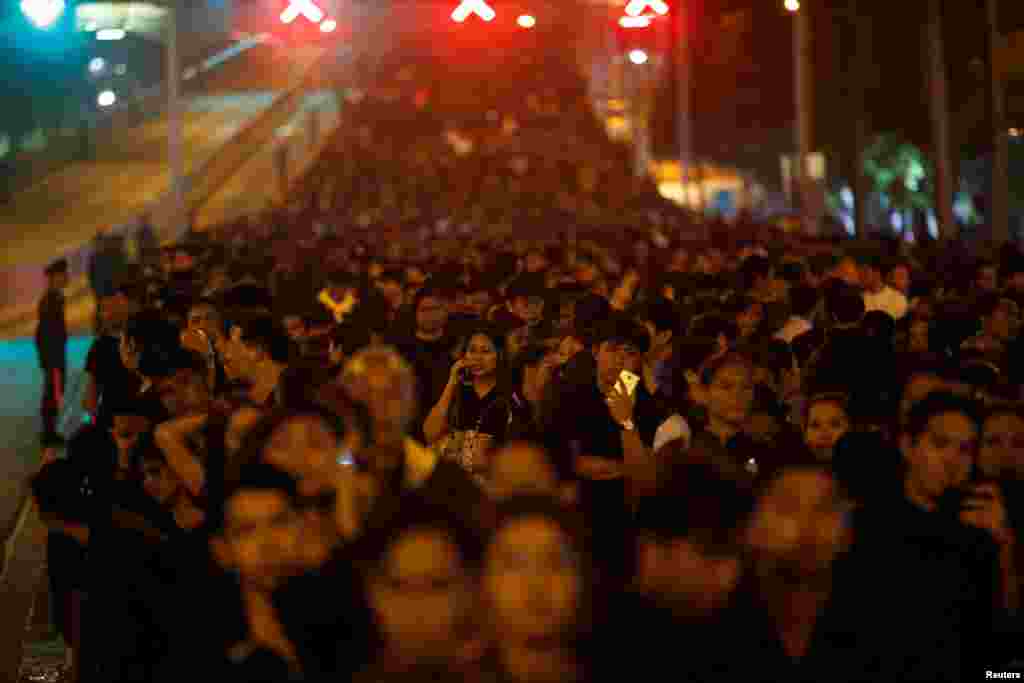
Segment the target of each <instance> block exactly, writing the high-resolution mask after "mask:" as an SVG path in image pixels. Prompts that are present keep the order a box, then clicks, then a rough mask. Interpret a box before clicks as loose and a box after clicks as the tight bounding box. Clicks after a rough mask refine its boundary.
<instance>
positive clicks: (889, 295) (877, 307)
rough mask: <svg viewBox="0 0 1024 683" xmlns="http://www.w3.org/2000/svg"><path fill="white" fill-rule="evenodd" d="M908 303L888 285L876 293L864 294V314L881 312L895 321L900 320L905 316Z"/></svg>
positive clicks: (905, 298)
mask: <svg viewBox="0 0 1024 683" xmlns="http://www.w3.org/2000/svg"><path fill="white" fill-rule="evenodd" d="M908 308H909V303H908V302H907V297H905V296H904V295H903V294H902V293H901V292H898V291H896V290H895V289H893V288H892V287H890V286H889V285H885V286H883V287H882V289H880V290H879V291H878V292H876V293H874V294H872V293H871V292H864V312H865V313H870V312H871V311H882V312H884V313H888V314H889V315H891V316H892V317H893V319H895V320H902V319H903V318H904V317H905V316H906V315H907V309H908Z"/></svg>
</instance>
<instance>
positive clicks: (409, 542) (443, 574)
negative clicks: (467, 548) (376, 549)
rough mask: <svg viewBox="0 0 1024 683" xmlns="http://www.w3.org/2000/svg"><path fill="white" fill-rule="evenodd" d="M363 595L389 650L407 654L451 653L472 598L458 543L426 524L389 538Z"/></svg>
mask: <svg viewBox="0 0 1024 683" xmlns="http://www.w3.org/2000/svg"><path fill="white" fill-rule="evenodd" d="M368 595H369V599H370V605H371V607H372V608H373V612H374V616H375V618H376V621H377V626H378V628H380V630H381V631H382V634H383V636H384V638H385V640H386V641H387V644H388V647H389V649H391V650H392V651H398V652H402V653H406V654H409V655H413V656H431V657H443V656H445V655H452V654H454V649H455V645H456V644H457V641H458V635H459V627H460V626H461V625H462V623H463V622H464V621H465V620H466V618H467V616H468V615H469V613H470V611H471V609H472V602H473V600H472V591H471V582H470V580H469V578H468V577H467V575H466V572H465V571H464V568H463V567H462V562H461V559H460V557H459V551H458V548H457V547H456V546H455V544H454V543H453V542H452V540H451V538H450V537H449V536H448V534H447V532H445V531H444V530H442V529H435V528H429V527H423V528H420V529H412V530H409V531H407V532H405V533H403V534H401V535H400V536H399V537H398V539H397V540H395V541H394V543H393V544H392V545H391V547H390V548H389V549H388V552H387V554H386V556H385V558H384V563H383V566H381V567H380V569H379V570H378V571H376V572H374V574H373V576H372V577H371V578H370V579H369V586H368Z"/></svg>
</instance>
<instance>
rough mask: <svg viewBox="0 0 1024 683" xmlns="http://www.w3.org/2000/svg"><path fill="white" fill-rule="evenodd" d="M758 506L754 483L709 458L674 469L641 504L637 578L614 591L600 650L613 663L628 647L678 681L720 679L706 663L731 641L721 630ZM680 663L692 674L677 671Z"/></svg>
mask: <svg viewBox="0 0 1024 683" xmlns="http://www.w3.org/2000/svg"><path fill="white" fill-rule="evenodd" d="M753 505H754V496H753V491H752V488H751V487H749V486H745V485H743V484H739V483H737V482H736V481H734V480H730V479H728V478H726V477H723V476H721V474H720V473H719V472H718V471H717V470H716V469H715V468H714V467H712V466H710V465H707V464H704V463H686V464H681V465H679V466H677V467H674V468H673V469H672V470H671V471H670V472H669V473H668V474H667V476H665V477H664V478H663V480H662V482H661V483H660V484H659V487H658V490H657V492H656V493H655V495H653V496H648V497H645V498H643V499H641V500H640V501H639V503H638V504H637V511H636V528H637V536H638V538H637V573H636V576H635V578H634V580H633V583H632V585H631V586H630V587H629V589H628V590H626V591H623V592H621V593H619V594H616V595H614V596H612V598H611V600H610V601H609V602H610V604H609V609H610V613H609V616H608V618H607V619H601V620H598V624H599V628H598V638H597V644H598V646H599V647H598V648H597V651H598V652H599V653H602V656H603V657H608V658H609V661H608V662H607V663H608V664H609V665H614V658H615V657H619V656H621V653H622V652H630V653H633V654H632V655H631V656H635V657H637V661H643V662H644V663H645V666H650V667H651V668H652V669H655V668H657V667H658V665H659V664H660V665H662V666H663V667H664V668H665V669H666V670H667V669H672V670H673V671H674V673H675V674H676V676H677V677H678V678H679V680H711V679H712V678H714V677H715V676H714V675H713V672H712V671H711V670H702V668H703V665H704V664H706V663H710V662H713V658H710V657H709V656H708V655H709V653H711V652H715V651H716V649H718V650H719V651H720V650H721V649H722V648H723V647H731V646H732V645H733V643H734V641H733V640H732V639H725V638H722V637H721V636H722V633H721V630H720V628H718V627H719V626H720V621H721V617H722V615H723V613H724V612H725V611H726V608H727V607H728V605H729V601H730V600H731V598H732V596H733V594H734V592H735V590H736V588H737V586H738V584H739V579H740V576H741V572H742V561H741V558H742V556H743V537H744V533H745V532H746V529H747V524H748V521H749V518H750V515H751V512H752V511H753ZM623 624H628V625H629V627H628V628H625V629H624V628H622V625H623ZM666 643H686V645H687V649H688V654H689V653H692V654H690V655H689V656H687V657H685V658H680V657H679V656H678V651H677V650H676V649H675V648H672V647H665V644H666ZM680 666H682V667H683V670H684V671H685V673H686V674H689V675H680V674H682V673H683V672H682V671H680V670H679V669H678V667H680Z"/></svg>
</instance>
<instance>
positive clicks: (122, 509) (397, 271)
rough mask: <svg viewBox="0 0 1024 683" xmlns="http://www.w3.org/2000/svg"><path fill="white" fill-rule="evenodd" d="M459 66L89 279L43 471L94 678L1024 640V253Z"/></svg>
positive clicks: (621, 671) (905, 649)
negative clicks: (756, 186) (697, 152)
mask: <svg viewBox="0 0 1024 683" xmlns="http://www.w3.org/2000/svg"><path fill="white" fill-rule="evenodd" d="M442 66H443V65H437V64H432V63H430V62H429V61H427V60H422V61H417V62H415V63H401V62H398V63H394V64H392V63H382V64H378V65H376V66H375V67H374V69H373V70H372V71H369V72H368V73H367V74H366V77H365V79H364V80H363V81H362V82H361V84H357V85H355V86H353V87H351V88H350V89H349V90H348V92H347V104H346V107H345V110H344V113H343V125H342V127H341V129H340V130H339V132H338V133H337V134H336V136H335V138H334V140H333V142H332V145H331V147H330V149H329V150H328V151H327V153H325V155H324V157H323V158H322V159H321V161H320V162H319V163H318V164H317V166H316V167H315V168H314V169H313V170H312V171H311V172H310V174H309V175H308V176H307V177H306V178H305V179H304V181H303V184H302V186H301V187H300V188H299V190H297V191H296V194H295V196H294V197H292V202H291V203H290V204H289V205H288V206H287V207H284V208H283V209H282V210H280V211H275V212H274V213H272V214H267V215H262V216H254V217H252V218H249V219H246V220H244V221H240V222H238V223H237V224H232V225H224V226H217V227H216V228H215V229H213V230H211V231H209V232H205V233H195V234H191V235H189V237H188V238H187V239H186V240H185V241H182V242H179V243H176V244H170V245H164V246H163V247H162V248H159V249H153V248H149V249H144V250H142V251H141V252H140V262H139V263H136V264H129V263H118V264H117V265H116V267H115V268H113V271H116V272H110V273H108V274H107V275H106V276H104V277H105V278H106V279H103V278H102V277H100V276H97V278H98V279H97V281H100V280H101V279H102V280H103V288H102V289H100V288H97V293H98V294H99V295H100V300H99V304H100V308H101V323H102V326H101V327H102V334H101V335H100V336H98V337H97V339H96V341H95V342H94V344H93V347H92V349H91V350H90V353H89V357H88V361H87V367H86V371H87V373H88V375H89V384H88V388H87V391H86V398H85V401H86V407H87V409H88V410H89V411H90V413H91V415H92V416H93V419H92V420H91V422H90V424H88V425H86V426H85V427H83V428H82V429H81V430H79V431H78V432H76V433H75V434H74V435H71V436H70V437H69V438H68V440H67V444H66V448H65V449H64V451H65V452H64V454H63V455H62V456H61V457H52V454H51V457H48V461H47V464H46V465H45V466H44V467H43V469H42V471H41V472H40V473H39V475H38V476H37V477H36V479H35V480H34V482H33V490H34V493H35V495H36V500H37V503H38V506H39V509H40V511H41V513H42V514H43V516H44V518H45V519H46V521H47V522H48V524H49V525H50V529H51V532H50V537H49V570H50V581H51V590H52V593H53V596H54V601H53V602H54V604H55V605H56V606H57V612H58V619H57V621H58V623H59V625H60V627H61V629H62V632H63V635H64V637H65V639H66V640H67V641H68V642H69V644H70V646H71V647H72V648H73V650H74V652H75V654H76V656H77V658H78V666H77V668H78V672H79V675H80V679H81V680H83V681H97V682H99V681H103V682H104V683H114V682H117V681H163V680H168V681H171V680H175V681H180V680H182V678H183V677H189V676H191V677H195V676H197V675H199V676H203V677H207V676H208V677H210V679H211V680H230V681H285V680H310V681H321V680H323V681H326V680H346V679H353V680H391V679H395V680H397V679H399V678H401V679H403V680H417V679H421V680H460V681H481V680H483V681H500V680H505V681H521V682H524V683H526V682H529V683H533V682H538V683H539V682H542V681H543V682H545V683H546V682H548V681H572V680H575V681H584V680H594V679H598V678H603V677H616V678H621V677H622V676H644V677H651V678H653V677H659V678H660V677H664V676H671V677H673V678H678V679H679V680H701V681H703V680H712V679H714V680H736V681H740V680H742V681H819V680H839V681H883V680H884V681H893V680H906V681H951V682H952V681H956V682H959V681H966V680H975V679H981V678H984V676H985V671H986V670H988V671H995V672H1000V671H1012V670H1017V671H1019V670H1020V669H1021V661H1022V658H1024V651H1022V647H1021V643H1022V642H1024V639H1022V638H1021V635H1022V634H1021V628H1020V614H1019V606H1020V588H1021V580H1020V567H1021V565H1020V562H1021V561H1022V560H1024V557H1022V554H1021V552H1020V542H1021V529H1022V528H1024V527H1022V524H1024V518H1022V516H1021V514H1022V508H1021V504H1020V501H1021V484H1020V482H1021V480H1022V479H1024V410H1022V404H1021V403H1020V400H1021V399H1022V398H1024V396H1022V395H1021V379H1022V378H1021V372H1022V368H1021V364H1020V358H1021V357H1022V355H1021V352H1020V343H1021V336H1020V306H1021V305H1022V303H1024V257H1022V255H1021V254H1020V252H1018V251H1017V250H1016V249H1015V248H1006V249H1004V250H1002V251H1000V252H999V253H996V254H992V255H991V260H978V261H974V262H971V263H959V262H958V260H957V256H956V253H957V252H956V251H955V249H954V248H950V247H948V246H947V247H932V248H929V249H928V250H925V249H919V250H917V251H915V252H912V253H911V252H907V251H906V250H905V249H903V248H901V247H900V246H899V245H893V244H887V243H877V244H861V243H852V242H851V243H839V242H836V241H834V240H830V239H816V238H807V237H801V236H796V235H789V234H784V233H782V232H781V231H778V230H776V229H774V228H773V227H771V226H768V225H763V224H759V223H757V222H755V221H753V220H751V219H749V218H747V219H742V220H741V221H740V222H739V223H738V224H737V225H734V226H729V227H727V226H725V225H724V224H719V223H707V222H705V221H702V220H700V219H698V218H697V217H695V216H693V215H691V214H688V213H687V212H685V211H683V210H681V209H679V208H677V207H675V206H673V205H671V204H669V203H667V202H665V201H664V200H662V199H661V198H660V197H659V196H658V195H657V193H656V191H655V189H654V187H653V185H651V184H650V182H649V181H646V180H637V179H635V178H634V177H633V174H632V172H631V169H630V166H629V158H630V157H629V154H628V153H627V151H626V150H625V149H623V148H621V147H619V146H617V145H615V144H614V143H612V142H610V141H609V140H608V139H607V138H606V136H605V134H604V132H603V130H602V128H601V125H600V123H599V122H598V121H597V120H596V119H595V117H594V116H593V113H592V112H591V109H590V107H589V105H588V101H587V97H586V92H585V87H584V83H583V81H582V80H581V79H580V78H579V77H578V76H577V75H576V74H575V72H574V70H573V69H572V68H571V67H570V66H569V65H567V64H566V63H564V62H563V61H560V60H558V59H556V58H554V57H550V58H545V60H544V61H542V62H537V61H530V60H529V59H524V60H523V61H521V62H517V63H503V64H501V65H489V68H491V69H497V70H498V71H499V72H502V73H508V74H512V73H515V78H512V77H509V78H503V79H492V80H488V79H486V78H483V77H476V78H474V77H472V76H471V75H466V74H462V75H461V77H460V78H450V77H446V76H447V75H448V74H446V73H445V72H444V69H443V68H442ZM499 67H500V68H499ZM485 71H486V70H484V69H481V72H485ZM498 80H500V82H501V83H506V84H507V83H515V84H516V86H515V88H514V89H513V88H511V86H508V85H505V86H504V88H505V89H504V90H503V89H502V86H501V85H499V83H498V82H497V81H498ZM371 84H372V85H371ZM467 103H468V104H467ZM470 105H471V106H470ZM61 284H62V283H61V282H60V280H59V279H54V281H53V285H54V287H57V288H59V287H60V286H61Z"/></svg>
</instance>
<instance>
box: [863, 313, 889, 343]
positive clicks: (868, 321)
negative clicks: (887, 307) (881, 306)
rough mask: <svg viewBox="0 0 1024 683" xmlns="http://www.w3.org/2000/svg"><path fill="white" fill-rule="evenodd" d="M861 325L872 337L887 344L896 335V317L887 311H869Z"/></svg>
mask: <svg viewBox="0 0 1024 683" xmlns="http://www.w3.org/2000/svg"><path fill="white" fill-rule="evenodd" d="M860 326H861V329H863V330H864V331H865V332H867V333H868V334H870V335H871V336H872V337H874V338H876V339H878V340H879V341H884V342H885V343H887V344H888V343H891V342H892V341H893V340H894V339H895V337H896V319H895V318H893V317H892V316H891V315H889V314H888V313H886V312H885V311H868V312H867V313H865V314H864V319H863V320H862V321H861V324H860Z"/></svg>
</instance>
